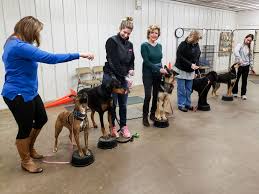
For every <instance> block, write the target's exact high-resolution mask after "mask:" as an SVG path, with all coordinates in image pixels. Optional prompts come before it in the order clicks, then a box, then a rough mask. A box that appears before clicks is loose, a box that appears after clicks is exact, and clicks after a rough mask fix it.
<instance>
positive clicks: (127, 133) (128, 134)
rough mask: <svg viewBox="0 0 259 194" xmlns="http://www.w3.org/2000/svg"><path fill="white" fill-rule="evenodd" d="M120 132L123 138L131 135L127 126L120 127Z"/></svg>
mask: <svg viewBox="0 0 259 194" xmlns="http://www.w3.org/2000/svg"><path fill="white" fill-rule="evenodd" d="M121 134H122V136H123V137H125V138H130V137H131V134H130V132H129V128H128V126H124V127H122V129H121Z"/></svg>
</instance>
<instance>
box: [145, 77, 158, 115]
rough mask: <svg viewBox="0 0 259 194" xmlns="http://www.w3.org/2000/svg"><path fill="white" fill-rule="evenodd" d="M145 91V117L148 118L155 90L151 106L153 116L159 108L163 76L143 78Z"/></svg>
mask: <svg viewBox="0 0 259 194" xmlns="http://www.w3.org/2000/svg"><path fill="white" fill-rule="evenodd" d="M142 79H143V84H144V90H145V99H144V104H143V117H147V116H148V113H149V102H150V100H151V93H152V90H153V98H152V105H151V110H150V112H151V114H155V112H156V107H157V97H158V92H159V87H160V83H161V76H152V77H145V76H143V77H142Z"/></svg>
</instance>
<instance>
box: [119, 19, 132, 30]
mask: <svg viewBox="0 0 259 194" xmlns="http://www.w3.org/2000/svg"><path fill="white" fill-rule="evenodd" d="M125 28H128V29H131V30H133V18H132V17H126V18H124V19H123V20H122V21H121V24H120V30H122V29H125Z"/></svg>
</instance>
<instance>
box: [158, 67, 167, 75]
mask: <svg viewBox="0 0 259 194" xmlns="http://www.w3.org/2000/svg"><path fill="white" fill-rule="evenodd" d="M160 73H161V74H168V72H167V71H166V69H164V68H161V69H160Z"/></svg>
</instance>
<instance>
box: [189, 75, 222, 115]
mask: <svg viewBox="0 0 259 194" xmlns="http://www.w3.org/2000/svg"><path fill="white" fill-rule="evenodd" d="M217 80H218V75H217V73H216V72H215V71H211V72H209V73H207V74H206V75H205V77H202V78H195V79H194V80H193V86H192V90H195V91H197V92H198V95H199V99H198V107H197V108H198V109H200V110H202V108H201V107H204V106H208V105H209V104H208V102H207V96H208V92H209V90H210V88H211V86H213V87H215V85H216V83H217Z"/></svg>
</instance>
